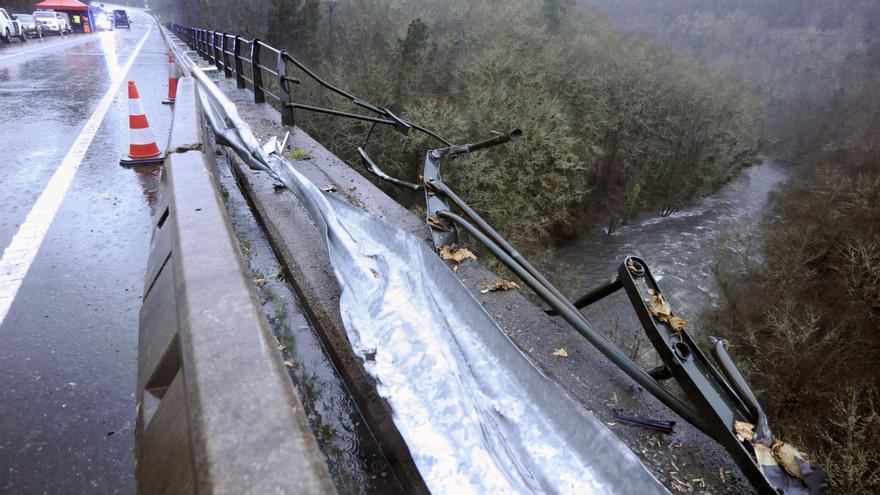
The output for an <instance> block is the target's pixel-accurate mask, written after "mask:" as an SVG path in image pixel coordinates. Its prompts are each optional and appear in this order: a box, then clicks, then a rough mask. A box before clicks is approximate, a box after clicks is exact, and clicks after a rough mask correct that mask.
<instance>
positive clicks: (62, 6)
mask: <svg viewBox="0 0 880 495" xmlns="http://www.w3.org/2000/svg"><path fill="white" fill-rule="evenodd" d="M36 7H37V9H42V10H59V11H64V10H76V11H80V10H89V6H88V5H86V4H84V3H82V2H80V1H79V0H45V1H43V2H40V3H38V4H37V5H36Z"/></svg>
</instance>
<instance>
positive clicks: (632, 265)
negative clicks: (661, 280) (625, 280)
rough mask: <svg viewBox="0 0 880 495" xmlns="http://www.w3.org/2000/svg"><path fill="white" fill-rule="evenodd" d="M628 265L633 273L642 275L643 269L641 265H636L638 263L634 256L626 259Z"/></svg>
mask: <svg viewBox="0 0 880 495" xmlns="http://www.w3.org/2000/svg"><path fill="white" fill-rule="evenodd" d="M626 267H627V268H628V269H629V271H630V272H632V274H633V275H641V273H642V271H641V270H640V269H639V267H637V266H636V263H635V262H634V261H633V260H632V258H630V259H628V260H627V261H626Z"/></svg>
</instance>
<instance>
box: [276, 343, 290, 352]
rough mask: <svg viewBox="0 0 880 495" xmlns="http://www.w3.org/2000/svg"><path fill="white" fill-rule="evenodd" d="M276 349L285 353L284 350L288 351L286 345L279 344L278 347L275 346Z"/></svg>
mask: <svg viewBox="0 0 880 495" xmlns="http://www.w3.org/2000/svg"><path fill="white" fill-rule="evenodd" d="M275 348H276V349H278V350H279V351H282V352H283V351H284V349H287V346H286V345H284V344H278V345H277V346H275Z"/></svg>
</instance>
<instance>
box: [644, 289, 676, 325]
mask: <svg viewBox="0 0 880 495" xmlns="http://www.w3.org/2000/svg"><path fill="white" fill-rule="evenodd" d="M648 309H649V310H650V311H651V314H652V315H654V316H656V317H657V319H658V320H660V321H662V322H664V323H665V322H666V321H667V320H668V319H669V317H670V316H672V307H671V306H669V302H667V301H666V298H665V297H664V296H663V294H657V295H655V296H654V299H653V300H651V306H650V307H649V308H648Z"/></svg>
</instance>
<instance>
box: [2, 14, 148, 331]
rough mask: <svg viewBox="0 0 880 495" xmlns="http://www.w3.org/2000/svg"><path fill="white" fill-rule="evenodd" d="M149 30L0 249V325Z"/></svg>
mask: <svg viewBox="0 0 880 495" xmlns="http://www.w3.org/2000/svg"><path fill="white" fill-rule="evenodd" d="M152 30H153V28H152V26H150V27H149V29H147V32H146V34H144V37H143V38H141V41H140V42H139V43H138V44H137V46H136V47H135V49H134V52H132V54H131V56H130V57H129V58H128V61H127V62H126V63H125V65H124V66H123V67H122V70H120V71H119V72H118V73H117V77H116V78H115V79H112V80H111V82H110V89H108V90H107V93H106V94H105V95H104V97H103V98H102V99H101V102H100V103H98V108H96V109H95V112H94V113H92V116H91V117H89V120H87V121H86V124H85V125H84V126H83V128H82V130H81V131H80V133H79V136H77V137H76V140H75V141H74V142H73V144H72V145H71V147H70V150H69V151H68V152H67V155H65V156H64V159H63V160H61V165H60V166H59V167H58V169H57V170H55V173H54V174H53V175H52V178H51V179H49V183H48V184H47V185H46V188H45V189H43V192H42V193H41V194H40V197H39V199H37V202H36V203H34V206H33V207H32V208H31V211H30V213H28V216H27V218H26V219H25V221H24V223H22V224H21V225H20V226H19V227H18V232H16V233H15V236H14V237H13V238H12V242H10V243H9V246H7V247H6V249H5V250H3V258H2V259H0V325H2V324H3V320H5V319H6V315H7V314H8V313H9V308H10V307H11V306H12V301H14V300H15V296H16V294H18V289H19V287H21V283H22V282H23V281H24V277H25V275H27V272H28V270H29V269H30V267H31V263H33V261H34V258H35V257H36V256H37V250H39V249H40V245H41V244H42V243H43V239H44V238H45V237H46V232H47V231H48V230H49V226H50V225H51V224H52V220H54V219H55V215H56V214H57V213H58V208H59V207H61V201H62V200H63V199H64V196H65V195H66V194H67V190H68V189H69V188H70V184H71V182H73V176H74V174H75V173H76V171H77V170H78V169H79V166H80V164H81V163H82V161H83V158H85V156H86V151H88V149H89V146H90V145H91V144H92V140H93V139H94V138H95V134H97V132H98V128H99V127H100V126H101V122H102V121H103V120H104V116H105V115H106V114H107V111H108V110H109V109H110V105H112V104H113V98H115V97H116V93H118V92H119V86H120V85H121V84H122V81H123V80H125V76H126V75H127V74H128V71H129V69H131V66H132V65H133V64H134V60H135V58H137V55H138V53H139V52H140V51H141V48H142V47H143V46H144V42H146V41H147V36H149V35H150V32H152Z"/></svg>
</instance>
